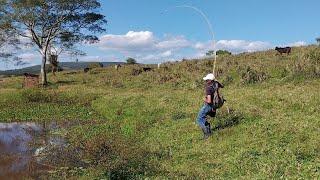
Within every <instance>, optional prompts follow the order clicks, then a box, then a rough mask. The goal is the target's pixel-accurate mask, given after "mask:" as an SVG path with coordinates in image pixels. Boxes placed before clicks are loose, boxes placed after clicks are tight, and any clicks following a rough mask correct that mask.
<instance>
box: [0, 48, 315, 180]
mask: <svg viewBox="0 0 320 180" xmlns="http://www.w3.org/2000/svg"><path fill="white" fill-rule="evenodd" d="M212 65H213V61H212V59H206V60H190V61H189V60H188V61H182V62H176V63H166V64H164V65H163V66H162V67H161V69H156V67H155V66H154V69H153V70H152V71H149V72H143V71H141V67H142V66H141V65H126V66H124V67H122V68H120V69H119V70H115V68H113V67H107V68H98V69H93V70H92V71H90V72H89V73H87V74H85V73H83V72H82V71H79V72H78V73H68V72H59V73H57V77H56V78H54V77H52V76H51V75H49V77H48V78H49V80H50V82H51V83H50V86H49V87H47V88H45V89H22V88H21V83H22V78H21V77H12V78H5V79H3V80H2V81H0V120H1V121H3V122H16V121H29V122H30V121H31V122H40V123H44V122H50V121H57V122H58V123H60V124H63V125H66V126H65V128H62V129H60V130H55V131H54V132H53V133H55V134H62V135H64V136H65V137H66V138H67V139H68V142H69V143H70V144H69V146H68V147H67V148H65V149H64V150H63V153H60V151H59V153H52V154H53V155H52V156H56V154H58V157H59V158H57V157H56V158H53V159H50V160H48V161H47V162H46V163H48V164H50V165H51V166H52V167H55V168H53V169H51V171H50V172H51V173H49V174H42V176H43V177H44V178H59V177H62V176H63V177H65V178H74V179H78V178H82V179H106V178H111V179H145V178H149V179H281V178H285V179H318V178H319V177H320V169H319V168H320V166H319V164H320V141H319V137H320V130H319V128H320V91H319V89H320V48H319V47H316V46H307V47H299V48H293V50H292V53H291V54H290V55H282V56H281V55H277V54H276V52H275V51H272V50H270V51H264V52H255V53H243V54H239V55H226V56H219V57H218V60H217V73H218V76H217V78H218V80H219V81H220V82H222V83H223V84H224V85H225V88H224V89H223V90H222V93H223V95H224V96H225V98H226V99H227V103H226V104H225V106H224V107H223V108H221V109H219V111H218V113H217V117H216V118H214V119H212V118H211V119H210V121H211V123H212V124H213V135H212V136H211V137H210V138H209V139H208V140H206V141H204V140H202V139H201V138H202V134H201V131H200V129H199V127H198V126H197V125H196V124H195V119H196V116H197V113H198V111H199V108H200V107H201V105H202V103H203V102H202V101H203V86H204V84H203V81H202V77H203V76H204V75H206V74H207V73H209V72H211V71H212ZM152 67H153V66H152ZM227 109H229V111H228V110H227ZM74 152H77V153H74ZM51 166H50V167H51ZM37 177H39V176H37Z"/></svg>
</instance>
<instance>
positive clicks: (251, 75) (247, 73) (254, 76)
mask: <svg viewBox="0 0 320 180" xmlns="http://www.w3.org/2000/svg"><path fill="white" fill-rule="evenodd" d="M241 78H242V83H247V84H253V83H257V82H262V81H265V80H266V79H267V74H266V73H265V72H263V71H258V70H256V69H254V68H252V67H250V66H247V67H246V68H245V69H244V70H243V71H242V74H241Z"/></svg>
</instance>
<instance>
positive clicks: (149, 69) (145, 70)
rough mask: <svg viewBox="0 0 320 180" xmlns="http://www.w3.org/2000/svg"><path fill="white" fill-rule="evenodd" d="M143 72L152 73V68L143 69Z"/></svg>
mask: <svg viewBox="0 0 320 180" xmlns="http://www.w3.org/2000/svg"><path fill="white" fill-rule="evenodd" d="M142 70H143V71H144V72H147V71H151V70H152V68H149V67H144V68H142Z"/></svg>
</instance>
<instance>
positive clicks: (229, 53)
mask: <svg viewBox="0 0 320 180" xmlns="http://www.w3.org/2000/svg"><path fill="white" fill-rule="evenodd" d="M217 55H231V52H229V51H227V50H218V51H217Z"/></svg>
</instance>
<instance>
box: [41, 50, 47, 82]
mask: <svg viewBox="0 0 320 180" xmlns="http://www.w3.org/2000/svg"><path fill="white" fill-rule="evenodd" d="M46 63H47V57H46V53H44V54H42V63H41V85H42V86H46V85H47V84H48V82H47V72H46Z"/></svg>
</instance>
